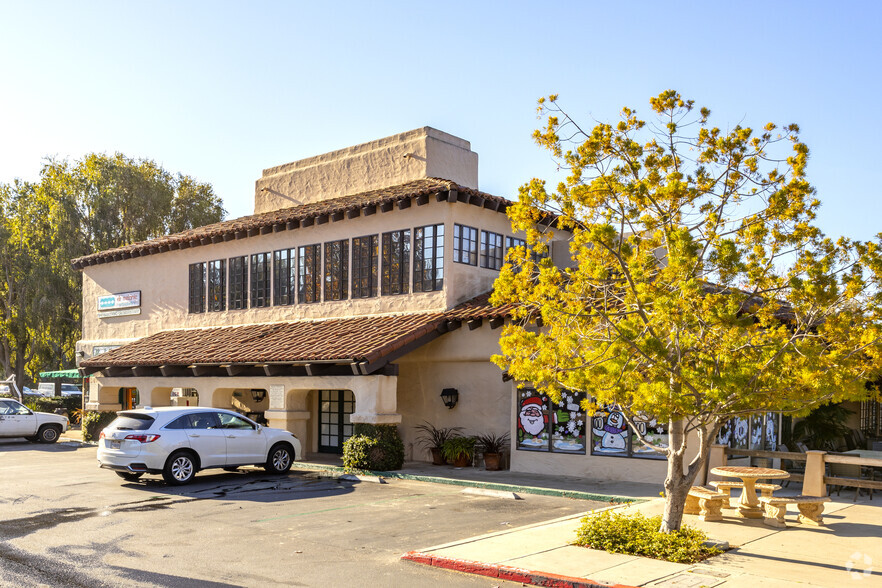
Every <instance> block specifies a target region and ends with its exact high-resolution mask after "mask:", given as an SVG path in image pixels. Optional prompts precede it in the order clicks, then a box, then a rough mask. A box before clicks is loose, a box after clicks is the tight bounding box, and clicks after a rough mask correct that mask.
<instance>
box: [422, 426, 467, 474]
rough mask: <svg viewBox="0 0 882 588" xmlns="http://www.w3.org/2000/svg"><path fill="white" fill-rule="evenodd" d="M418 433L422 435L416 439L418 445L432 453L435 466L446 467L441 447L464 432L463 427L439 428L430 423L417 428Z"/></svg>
mask: <svg viewBox="0 0 882 588" xmlns="http://www.w3.org/2000/svg"><path fill="white" fill-rule="evenodd" d="M415 429H416V430H417V431H421V432H422V435H420V436H419V437H417V438H416V443H417V445H420V446H421V447H424V448H426V449H428V450H429V451H431V452H432V463H433V464H434V465H444V464H445V463H446V462H445V461H444V456H443V455H442V454H441V446H442V445H444V442H445V441H447V440H448V439H452V438H453V437H455V436H456V435H457V433H459V432H460V431H462V427H443V428H440V429H439V428H437V427H435V426H434V425H432V424H431V423H429V422H424V423H423V424H422V425H417V426H416V427H415Z"/></svg>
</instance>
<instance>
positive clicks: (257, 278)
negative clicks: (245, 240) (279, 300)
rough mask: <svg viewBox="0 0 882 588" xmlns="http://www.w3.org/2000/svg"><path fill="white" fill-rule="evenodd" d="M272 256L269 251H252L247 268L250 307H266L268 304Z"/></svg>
mask: <svg viewBox="0 0 882 588" xmlns="http://www.w3.org/2000/svg"><path fill="white" fill-rule="evenodd" d="M271 263H272V256H271V255H270V253H269V251H265V252H262V253H252V254H251V263H250V264H249V265H250V268H249V274H250V278H251V279H250V286H251V287H250V290H251V300H250V302H251V308H266V307H268V306H270V302H271V301H270V294H271V293H272V291H271V279H270V276H271V272H270V265H271Z"/></svg>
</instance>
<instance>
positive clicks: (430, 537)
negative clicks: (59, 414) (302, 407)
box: [0, 440, 604, 588]
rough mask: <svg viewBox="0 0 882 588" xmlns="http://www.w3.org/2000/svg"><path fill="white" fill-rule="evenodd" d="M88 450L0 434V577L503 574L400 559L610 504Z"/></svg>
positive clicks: (100, 582)
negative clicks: (169, 479)
mask: <svg viewBox="0 0 882 588" xmlns="http://www.w3.org/2000/svg"><path fill="white" fill-rule="evenodd" d="M95 452H96V450H95V448H94V447H88V446H81V445H79V444H76V443H59V444H56V445H49V446H46V445H33V444H30V443H27V442H19V441H11V440H0V585H3V586H7V585H8V586H76V587H80V586H83V587H92V586H119V585H134V584H137V585H139V586H168V587H172V586H174V587H179V586H194V587H200V588H201V587H206V588H209V587H221V586H224V587H226V586H319V585H321V586H414V585H417V584H423V585H425V586H501V585H506V583H505V582H501V581H500V580H492V579H488V578H481V577H476V576H470V575H465V574H460V573H457V572H451V571H448V570H441V569H437V568H431V567H423V566H416V565H413V564H411V563H409V562H406V561H402V560H400V559H399V558H400V556H401V555H402V554H403V553H405V552H407V551H410V550H412V549H417V548H420V547H424V546H426V545H435V544H442V543H447V542H451V541H456V540H459V539H463V538H467V537H472V536H475V535H480V534H484V533H492V532H495V531H499V530H504V529H506V528H510V527H518V526H523V525H529V524H531V523H536V522H540V521H545V520H548V519H552V518H555V517H563V516H569V515H576V514H579V513H583V512H585V511H587V510H590V509H592V508H597V507H600V506H604V504H603V503H599V502H592V501H587V500H573V499H569V498H562V497H554V496H538V495H525V496H524V497H523V498H522V499H520V500H509V499H502V498H498V497H494V496H492V495H491V496H487V495H479V494H478V495H476V494H467V493H463V488H461V487H458V486H451V485H444V484H433V483H427V482H421V481H412V480H390V481H389V482H388V483H385V484H380V483H374V482H367V481H359V480H345V479H340V478H339V477H338V475H337V474H334V473H329V472H322V471H311V470H296V471H292V472H291V473H289V474H287V475H285V476H270V475H267V474H265V473H264V472H263V471H262V470H259V469H256V468H243V469H242V470H241V471H240V472H236V473H227V472H223V471H220V470H217V471H215V470H210V471H207V472H202V473H200V474H199V475H198V476H197V477H196V480H195V482H194V483H193V484H191V485H188V486H185V487H169V486H166V485H165V484H164V483H162V481H161V479H160V478H159V477H158V476H149V477H145V478H143V479H142V480H141V481H139V482H135V483H129V482H124V481H123V480H121V479H120V478H118V477H117V476H116V475H115V474H113V473H112V472H109V471H106V470H100V469H99V468H98V467H97V462H96V459H95ZM510 585H513V586H514V585H519V584H510Z"/></svg>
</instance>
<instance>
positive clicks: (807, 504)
mask: <svg viewBox="0 0 882 588" xmlns="http://www.w3.org/2000/svg"><path fill="white" fill-rule="evenodd" d="M759 501H760V504H762V506H763V516H764V517H765V518H764V519H763V522H764V523H765V524H767V525H769V526H770V527H786V526H787V523H785V522H784V515H785V513H786V512H787V505H788V504H795V505H796V506H797V507H799V522H800V523H805V524H807V525H815V526H820V525H823V524H824V521H823V519H822V517H821V513H823V512H824V503H825V502H830V498H829V497H827V496H763V497H761V498H760V499H759Z"/></svg>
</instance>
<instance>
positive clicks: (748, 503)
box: [711, 466, 790, 519]
mask: <svg viewBox="0 0 882 588" xmlns="http://www.w3.org/2000/svg"><path fill="white" fill-rule="evenodd" d="M711 473H712V474H714V475H716V476H722V477H724V478H740V479H741V481H742V482H744V488H743V489H742V490H741V498H740V499H739V500H738V515H739V516H740V517H741V518H745V519H761V518H763V509H762V508H761V507H760V504H759V499H757V497H756V483H757V480H784V479H786V478H789V477H790V474H788V473H787V472H785V471H784V470H776V469H774V468H752V467H739V466H720V467H717V468H714V469H712V470H711Z"/></svg>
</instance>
